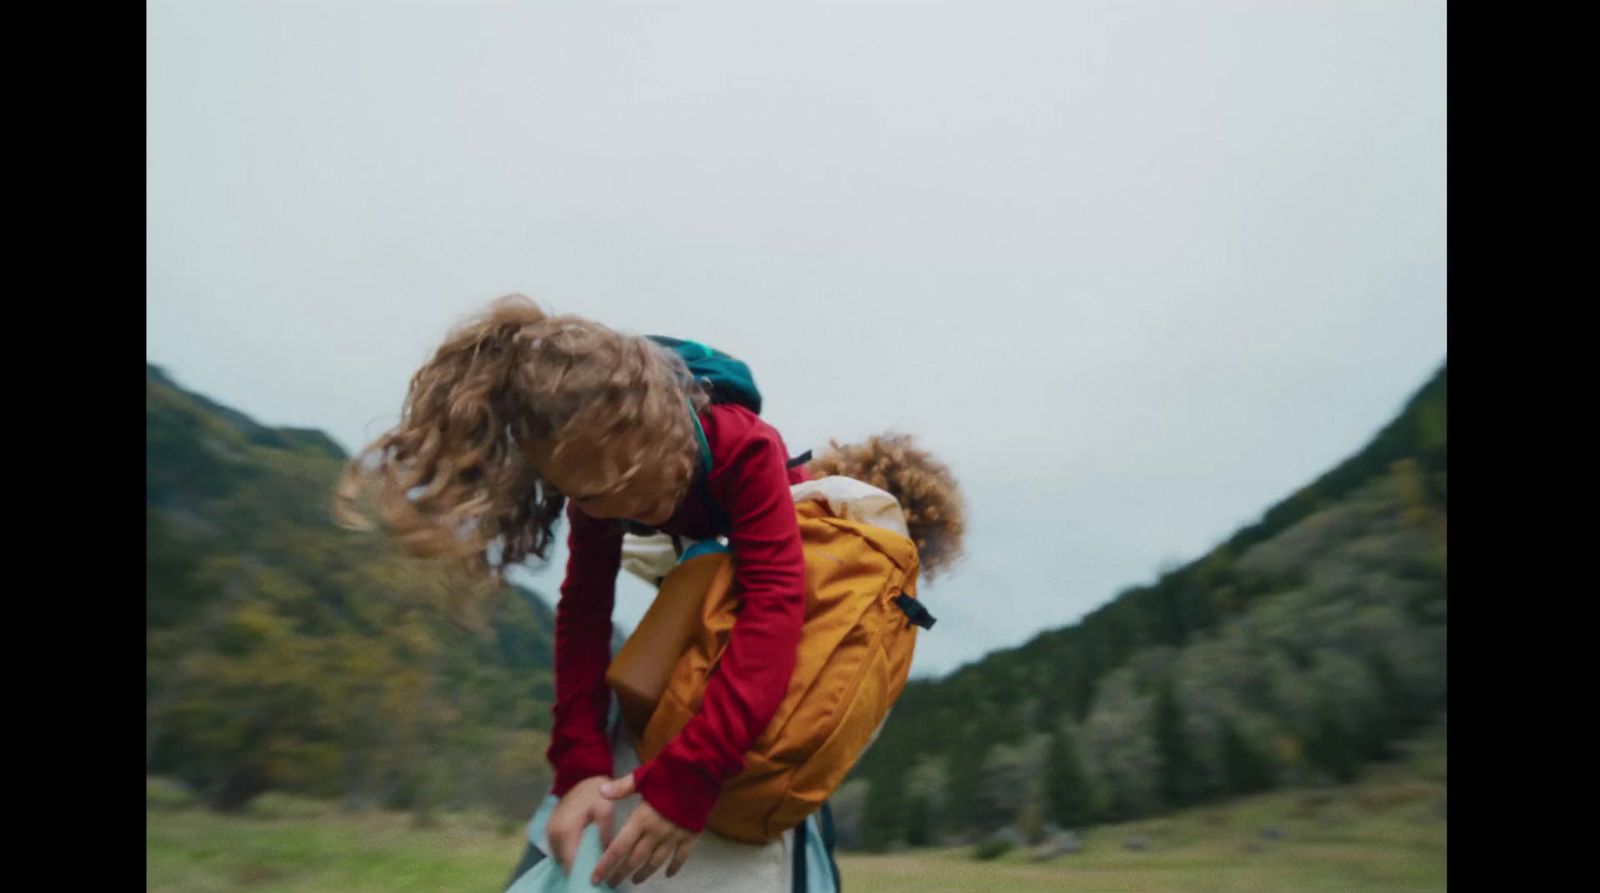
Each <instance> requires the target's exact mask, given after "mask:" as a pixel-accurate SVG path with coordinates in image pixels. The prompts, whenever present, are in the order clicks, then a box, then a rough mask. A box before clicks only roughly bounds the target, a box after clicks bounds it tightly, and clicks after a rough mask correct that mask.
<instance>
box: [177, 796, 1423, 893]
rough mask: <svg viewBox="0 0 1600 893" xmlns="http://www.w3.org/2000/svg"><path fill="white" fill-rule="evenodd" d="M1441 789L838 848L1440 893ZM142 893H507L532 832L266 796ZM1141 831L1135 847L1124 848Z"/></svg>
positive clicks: (1249, 888) (1173, 877) (1077, 881)
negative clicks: (1030, 833) (1004, 844)
mask: <svg viewBox="0 0 1600 893" xmlns="http://www.w3.org/2000/svg"><path fill="white" fill-rule="evenodd" d="M1445 790H1446V788H1445V782H1444V779H1443V772H1442V768H1441V771H1439V772H1437V773H1432V772H1427V773H1422V774H1419V773H1418V772H1417V771H1416V768H1415V765H1411V766H1406V767H1399V766H1395V767H1380V768H1378V769H1375V770H1373V771H1370V772H1368V773H1367V775H1366V776H1365V777H1364V778H1363V780H1362V781H1361V782H1360V783H1358V784H1354V785H1349V786H1345V787H1341V788H1332V789H1326V790H1316V791H1311V790H1295V791H1277V792H1273V793H1270V794H1264V795H1260V796H1256V797H1250V798H1243V799H1239V800H1234V801H1230V802H1228V803H1225V804H1221V805H1215V806H1209V807H1201V808H1196V809H1191V810H1187V811H1184V812H1181V813H1176V814H1174V815H1171V816H1166V817H1163V818H1160V819H1154V820H1147V821H1142V822H1131V823H1127V824H1123V825H1115V826H1104V827H1100V828H1095V829H1091V830H1089V831H1088V832H1086V833H1084V834H1083V835H1081V838H1082V842H1083V851H1082V852H1079V853H1076V854H1072V855H1067V856H1062V857H1060V858H1058V859H1055V860H1053V861H1050V862H1046V863H1034V862H1031V861H1030V860H1029V859H1028V857H1027V855H1026V854H1025V853H1023V852H1021V851H1014V852H1012V853H1010V854H1007V855H1005V856H1002V857H1001V858H999V859H996V860H994V861H990V862H979V861H975V860H974V859H973V858H972V857H971V851H970V849H969V848H961V849H943V850H918V851H914V852H901V853H893V854H885V855H866V854H861V855H857V854H842V855H841V857H840V870H841V873H842V875H843V880H844V888H845V890H847V891H849V893H902V891H907V893H909V891H921V893H1005V891H1016V893H1034V891H1038V893H1044V891H1051V893H1056V891H1063V893H1065V891H1070V893H1112V891H1128V893H1257V891H1259V893H1269V891H1270V893H1318V891H1329V893H1333V891H1340V893H1365V891H1442V890H1444V889H1445V850H1446V847H1445V840H1446V825H1447V823H1446V821H1445V817H1444V797H1445ZM146 815H147V818H148V825H147V830H146V836H145V841H146V855H147V859H148V867H147V874H146V878H147V883H146V887H147V889H148V890H150V891H157V893H220V891H252V893H455V891H460V893H498V891H499V890H501V889H502V888H501V884H503V883H504V882H505V880H506V876H507V874H508V873H509V871H510V869H511V867H512V866H513V865H514V864H515V863H516V860H517V857H518V856H519V855H521V852H522V845H523V844H522V830H523V829H522V828H521V826H516V825H507V824H505V823H503V822H497V821H495V820H493V819H489V818H486V817H481V816H470V815H447V816H443V817H441V818H440V819H439V821H438V824H437V825H436V826H435V827H432V828H427V829H419V828H416V827H414V826H413V822H412V820H411V818H410V817H409V816H407V815H396V814H382V813H379V814H364V815H356V816H348V815H339V814H335V813H332V812H330V811H328V810H327V808H326V807H321V806H318V805H316V804H310V803H306V802H304V801H294V800H292V799H289V798H278V799H268V800H266V801H264V802H263V804H262V807H261V808H259V809H257V810H256V814H255V815H251V816H242V817H227V818H223V817H219V816H216V815H213V814H210V813H207V812H204V811H201V810H197V809H193V808H188V807H182V806H174V805H171V804H169V805H158V806H154V807H152V808H151V809H150V810H149V811H148V812H147V814H146ZM1135 835H1138V836H1143V837H1144V838H1146V839H1147V841H1148V845H1147V846H1146V848H1145V849H1144V850H1143V851H1131V850H1127V849H1125V848H1124V847H1123V843H1124V842H1125V841H1126V840H1127V839H1128V838H1129V837H1131V836H1135Z"/></svg>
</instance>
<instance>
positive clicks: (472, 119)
mask: <svg viewBox="0 0 1600 893" xmlns="http://www.w3.org/2000/svg"><path fill="white" fill-rule="evenodd" d="M147 9H148V13H147V22H148V33H147V46H148V67H147V83H148V119H147V120H148V133H147V148H148V167H147V171H148V234H147V246H148V247H147V251H148V254H147V257H148V267H147V285H148V294H147V301H148V304H147V308H148V315H147V320H148V321H147V328H146V351H147V355H148V358H149V360H150V361H151V362H154V363H156V364H158V365H161V366H163V367H165V368H166V369H167V370H168V371H169V372H171V373H172V374H173V375H174V376H175V377H176V378H177V380H178V381H179V383H180V384H182V385H184V386H185V387H188V388H191V389H194V390H198V391H200V392H202V393H204V394H206V395H208V396H210V397H212V398H213V399H216V400H218V401H220V402H222V403H225V404H228V405H230V406H233V407H236V408H238V409H240V410H242V411H244V412H246V413H249V414H250V415H252V416H254V417H256V418H257V419H260V420H261V421H263V422H266V423H268V424H275V425H295V426H310V427H317V428H321V429H323V430H325V431H327V432H328V433H329V434H331V435H332V436H333V437H334V438H335V439H337V440H338V441H339V442H340V443H342V444H343V445H344V446H346V447H347V448H350V449H354V448H356V447H357V446H359V445H360V444H361V443H363V442H365V441H366V440H368V439H370V438H371V437H373V436H375V435H376V434H378V433H379V432H380V431H381V430H382V429H383V428H384V427H385V426H386V425H388V424H392V423H393V422H394V421H395V420H396V418H397V414H398V411H399V407H400V401H401V399H402V397H403V395H404V392H405V386H406V382H407V379H408V378H409V376H410V375H411V373H412V372H413V371H414V370H415V368H416V367H417V366H418V365H419V364H420V363H421V362H422V361H423V360H425V359H426V358H427V356H428V355H429V354H430V353H431V351H432V350H433V348H434V347H435V346H436V345H437V343H438V342H439V340H440V339H441V338H442V337H443V336H444V335H445V333H446V332H447V331H448V330H449V328H450V327H451V326H452V325H453V324H455V323H456V322H458V321H460V320H461V319H462V318H463V317H464V316H466V315H468V314H471V313H473V312H475V311H477V310H479V309H481V308H482V307H483V306H484V305H485V304H487V303H488V302H489V301H490V300H492V299H493V298H495V297H497V296H499V295H501V294H504V293H507V292H513V291H516V292H522V293H525V294H528V295H530V296H533V297H535V298H536V299H538V300H540V301H541V302H543V303H544V304H545V305H546V306H547V307H550V308H551V309H554V310H556V311H559V312H570V313H577V314H580V315H584V316H588V317H592V318H594V319H597V320H600V321H602V322H605V323H607V324H609V325H612V326H613V327H616V328H620V329H623V330H626V331H631V332H636V333H641V334H642V333H662V334H672V335H677V336H680V337H688V338H694V339H696V340H700V341H705V342H708V343H711V344H713V345H716V346H718V347H720V348H723V349H725V350H727V351H729V352H732V353H734V354H736V355H738V356H740V357H741V358H743V359H745V360H746V361H747V362H749V363H750V365H751V366H752V367H753V369H754V370H755V373H756V378H757V382H758V384H759V385H760V387H761V388H762V391H763V392H764V394H765V396H766V407H767V408H766V412H765V416H766V418H767V419H768V420H769V421H771V422H772V423H773V424H774V425H776V426H777V427H778V428H779V430H780V431H782V432H783V434H784V436H785V438H786V439H787V440H788V442H789V445H790V447H791V450H792V451H793V452H796V453H798V452H800V451H801V450H804V449H806V448H808V447H813V448H815V447H821V446H824V445H825V444H826V441H827V439H828V438H829V437H836V438H839V439H841V440H845V441H849V440H853V439H858V438H861V437H864V436H865V435H867V434H870V433H874V432H877V431H881V430H885V429H889V428H895V429H899V430H904V431H909V432H912V433H914V434H916V435H918V436H919V437H920V438H921V439H922V441H923V442H924V443H925V445H926V446H928V447H929V448H930V449H932V450H934V451H935V452H936V453H937V454H938V455H939V456H940V457H942V458H944V459H945V460H946V461H947V462H948V463H949V464H950V465H951V466H952V467H953V468H954V469H955V471H956V473H957V474H958V476H959V477H960V479H961V481H962V483H963V485H964V487H965V490H966V493H967V497H968V500H969V502H970V512H971V517H970V523H971V535H970V539H969V558H968V560H967V562H966V563H965V565H964V566H963V567H962V569H961V570H960V571H958V572H955V573H952V574H950V575H949V576H948V577H947V578H945V579H942V580H937V581H935V582H934V583H932V584H931V585H928V586H926V587H925V588H924V591H923V596H924V598H925V599H926V601H927V603H928V605H929V606H930V609H931V610H932V612H933V613H934V614H935V615H936V616H937V617H938V618H939V619H940V623H939V624H938V625H937V626H936V627H935V628H934V629H933V630H932V631H931V632H929V633H926V634H924V635H923V636H922V637H921V639H920V641H919V644H918V650H917V656H916V662H915V672H916V673H917V674H919V675H923V674H942V673H944V672H947V671H949V670H951V669H954V668H955V667H957V666H959V665H960V664H962V663H965V662H967V661H970V660H973V659H975V658H977V657H980V656H981V655H982V654H984V653H985V652H987V651H990V650H992V649H995V648H998V647H1008V646H1014V645H1018V644H1021V643H1022V642H1024V641H1026V640H1027V639H1028V638H1029V637H1030V636H1031V635H1032V634H1033V633H1035V632H1037V631H1039V630H1043V629H1047V628H1052V627H1056V626H1061V625H1063V624H1067V623H1071V622H1073V621H1074V620H1076V619H1077V618H1079V617H1080V616H1082V615H1083V614H1084V613H1086V612H1087V611H1089V610H1092V609H1093V608H1095V607H1097V606H1099V605H1100V604H1102V603H1104V602H1106V601H1107V600H1109V599H1110V598H1112V597H1113V596H1114V595H1115V594H1116V593H1117V592H1118V591H1120V590H1121V589H1123V588H1126V587H1128V586H1131V585H1136V584H1139V583H1144V582H1148V581H1150V580H1152V579H1153V578H1154V576H1155V574H1156V572H1157V570H1158V568H1159V567H1161V566H1162V565H1163V564H1164V563H1173V564H1175V563H1178V562H1181V561H1186V560H1188V559H1191V558H1194V557H1196V556H1198V555H1199V554H1201V553H1202V552H1204V551H1205V550H1207V549H1209V548H1210V547H1212V546H1213V545H1215V544H1216V543H1217V542H1219V541H1221V540H1222V539H1224V538H1226V537H1227V536H1228V535H1229V534H1231V533H1232V532H1233V531H1234V530H1235V529H1236V528H1238V527H1239V526H1241V525H1243V524H1247V523H1250V522H1252V521H1254V520H1255V519H1256V518H1258V517H1259V516H1260V514H1261V512H1262V511H1263V510H1264V509H1265V508H1266V507H1267V506H1268V505H1270V504H1271V503H1272V502H1274V501H1276V500H1278V499H1280V498H1282V497H1284V496H1286V495H1288V494H1289V493H1290V492H1292V491H1293V490H1294V489H1296V488H1297V487H1299V486H1301V485H1303V484H1305V483H1307V482H1309V481H1310V480H1311V479H1312V478H1313V477H1315V476H1316V475H1317V474H1319V473H1321V472H1322V471H1324V470H1326V469H1327V468H1328V467H1329V466H1331V465H1333V464H1334V463H1336V462H1338V461H1339V460H1341V459H1342V458H1344V457H1345V456H1347V455H1349V454H1350V453H1352V452H1354V451H1355V450H1357V449H1359V448H1360V447H1361V446H1362V445H1364V444H1365V443H1366V441H1367V440H1368V438H1370V437H1371V436H1372V435H1373V434H1374V433H1376V431H1377V430H1378V429H1379V428H1380V427H1381V426H1382V425H1383V424H1385V423H1386V422H1387V421H1388V420H1389V419H1390V418H1391V417H1392V416H1393V415H1394V414H1395V413H1396V412H1397V411H1398V410H1399V409H1400V407H1401V405H1402V404H1403V402H1404V401H1405V399H1406V398H1407V397H1408V396H1409V395H1410V394H1411V393H1412V392H1413V391H1414V390H1415V389H1416V388H1418V387H1419V386H1421V385H1422V383H1423V382H1424V381H1425V380H1426V379H1427V378H1428V376H1429V375H1431V374H1432V373H1433V372H1434V370H1435V369H1437V368H1438V367H1439V365H1440V364H1441V363H1442V362H1443V361H1444V358H1445V348H1446V344H1445V5H1444V3H1442V2H1403V0H1382V2H1356V0H1338V2H1310V0H1304V2H1288V0H1285V2H1266V0H1259V2H1221V0H1217V2H1178V0H1169V2H1136V0H1116V2H1052V3H1039V4H1006V3H999V2H994V0H986V2H972V3H911V2H880V3H868V2H862V0H854V2H850V3H829V4H824V3H806V2H796V0H784V2H754V0H742V2H738V3H726V4H710V3H703V4H687V3H651V4H611V3H595V2H537V3H536V2H522V3H482V2H466V0H459V2H444V0H436V2H428V3H417V2H408V3H401V2H385V3H355V2H329V0H324V2H318V3H309V2H263V0H254V2H248V3H247V2H170V0H151V2H148V3H147ZM558 571H559V567H554V568H549V569H546V570H545V571H544V572H542V573H540V574H536V575H534V577H533V582H534V583H535V585H538V586H540V587H541V588H542V589H544V590H545V591H546V592H549V593H551V594H553V592H554V587H555V584H556V582H558V580H559V573H558ZM648 592H649V590H647V589H646V588H645V587H643V586H642V585H641V584H634V583H631V582H628V581H624V582H623V584H622V585H621V586H620V588H619V604H618V610H617V620H618V622H619V623H621V624H624V625H631V624H632V623H633V622H635V621H636V620H637V619H638V617H639V616H640V614H642V613H643V610H644V608H645V606H646V605H647V603H648V598H649V595H648Z"/></svg>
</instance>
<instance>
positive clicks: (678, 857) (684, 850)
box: [667, 837, 699, 877]
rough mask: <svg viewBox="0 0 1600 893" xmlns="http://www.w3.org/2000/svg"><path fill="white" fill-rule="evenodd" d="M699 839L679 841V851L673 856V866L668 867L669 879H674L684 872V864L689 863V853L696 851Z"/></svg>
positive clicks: (692, 838)
mask: <svg viewBox="0 0 1600 893" xmlns="http://www.w3.org/2000/svg"><path fill="white" fill-rule="evenodd" d="M696 840H699V838H698V837H691V838H689V839H687V840H680V841H678V849H677V851H676V852H674V853H673V854H672V864H671V865H668V866H667V877H673V876H675V875H676V874H677V873H678V872H680V871H682V870H683V863H685V862H687V861H689V851H690V850H692V849H694V844H695V841H696Z"/></svg>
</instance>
